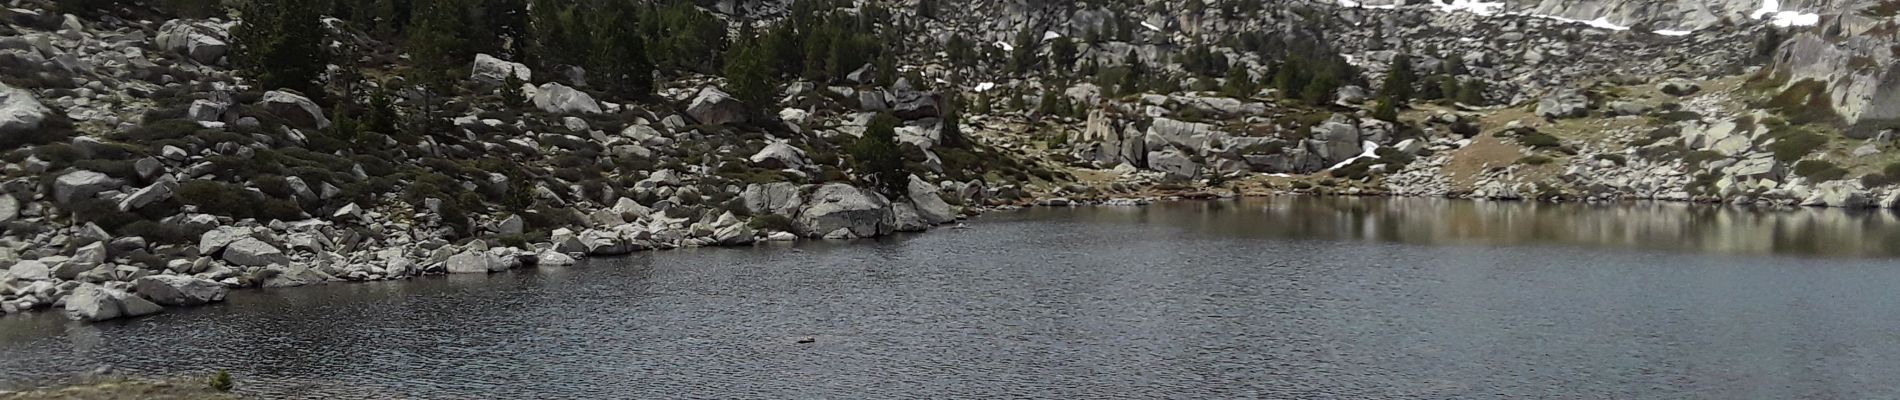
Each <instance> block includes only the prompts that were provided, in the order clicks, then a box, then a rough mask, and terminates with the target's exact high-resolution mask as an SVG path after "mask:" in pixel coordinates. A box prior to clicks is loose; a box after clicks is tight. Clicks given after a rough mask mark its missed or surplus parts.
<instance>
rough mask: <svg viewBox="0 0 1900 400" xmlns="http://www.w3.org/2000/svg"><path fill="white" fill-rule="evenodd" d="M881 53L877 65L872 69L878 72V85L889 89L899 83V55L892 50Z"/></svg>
mask: <svg viewBox="0 0 1900 400" xmlns="http://www.w3.org/2000/svg"><path fill="white" fill-rule="evenodd" d="M881 53H882V54H880V55H879V56H878V57H877V65H876V66H874V67H872V68H873V69H876V70H877V84H878V85H880V86H886V87H888V86H891V85H894V84H896V83H897V54H896V52H895V51H891V50H890V49H885V50H884V51H883V52H881ZM912 83H916V82H912Z"/></svg>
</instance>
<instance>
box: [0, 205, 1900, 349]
mask: <svg viewBox="0 0 1900 400" xmlns="http://www.w3.org/2000/svg"><path fill="white" fill-rule="evenodd" d="M1354 188H1356V187H1354ZM1348 190H1350V189H1348ZM1344 191H1345V190H1341V191H1316V190H1241V191H1226V192H1224V193H1223V191H1219V190H1207V189H1205V188H1203V189H1200V190H1192V191H1188V190H1176V191H1163V192H1146V193H1143V195H1141V196H1113V195H1111V196H1086V197H1084V196H1077V197H1068V196H1054V195H1031V196H1028V197H1026V198H1024V199H1021V200H1015V201H1010V202H1003V203H1001V204H995V205H985V206H976V207H968V208H964V209H963V211H961V212H958V213H957V216H956V218H955V219H951V220H949V221H946V222H944V223H942V224H934V225H929V226H928V227H926V228H925V229H906V230H896V229H892V230H890V231H888V232H883V233H881V234H879V235H876V236H869V237H852V238H847V239H837V238H824V237H813V236H812V235H796V236H789V237H788V236H786V235H785V234H786V233H787V232H785V231H771V230H769V229H759V230H756V231H754V232H751V233H748V234H747V236H748V237H749V240H740V241H737V242H731V241H727V240H712V241H694V239H707V238H701V237H688V238H685V239H682V240H681V241H680V242H676V243H659V242H654V241H647V240H645V239H630V238H620V237H610V236H602V235H603V234H602V233H601V232H603V231H602V230H599V229H594V228H588V227H585V226H573V227H569V228H563V229H557V230H555V233H554V234H552V235H551V236H550V238H549V240H548V241H546V242H537V243H535V244H533V245H531V246H530V247H528V248H518V247H512V246H506V245H500V244H491V243H489V242H499V239H497V238H494V237H489V238H478V239H471V240H468V241H467V242H466V243H464V244H461V245H456V244H446V243H445V244H441V245H440V246H437V247H434V248H432V249H426V250H422V251H421V252H423V253H426V254H427V256H425V257H420V258H404V257H403V256H401V255H395V256H392V255H391V254H392V250H397V251H398V252H400V253H416V252H417V251H413V250H415V249H419V248H422V247H424V245H418V244H410V245H399V246H390V247H382V248H371V249H357V250H354V251H351V252H348V253H345V254H342V255H341V256H342V257H344V258H346V259H375V258H383V259H389V261H390V263H391V264H405V265H406V267H405V269H404V270H402V271H391V270H385V271H387V273H388V275H382V276H360V274H359V275H351V274H348V273H344V274H333V273H329V272H326V271H324V270H323V269H324V268H323V267H327V266H330V265H313V264H323V263H322V262H321V260H320V258H321V256H319V257H316V258H318V259H317V260H310V261H302V262H288V263H284V264H270V265H267V266H264V267H262V268H261V269H260V270H259V271H260V272H263V273H257V274H250V275H242V274H238V273H235V272H229V271H230V269H228V268H227V269H225V270H224V271H225V272H219V271H212V270H210V269H209V266H207V267H205V268H206V270H207V271H210V272H211V273H212V275H211V276H203V274H204V273H202V272H201V273H197V274H192V275H150V276H174V277H176V276H186V277H192V278H193V279H198V281H196V282H193V283H198V284H199V285H198V287H196V288H195V290H199V291H202V292H204V293H203V294H199V295H197V299H198V300H202V301H198V302H195V303H192V302H188V301H185V302H181V301H179V300H178V299H173V298H166V299H163V301H161V299H157V298H153V299H146V300H151V301H152V302H157V303H160V304H162V305H163V306H157V305H146V304H139V305H136V306H128V305H126V304H125V303H126V302H138V300H130V299H132V298H138V297H142V296H145V295H147V293H145V291H147V290H151V289H149V288H157V287H158V283H151V284H147V282H146V280H145V279H142V278H146V277H145V276H141V277H139V278H135V279H129V280H126V281H108V282H103V283H101V284H95V283H93V282H81V280H59V281H58V282H59V283H56V284H52V285H39V286H41V287H39V288H37V289H35V288H29V289H27V291H29V292H42V291H44V290H46V289H47V287H46V286H51V288H52V289H54V290H68V291H74V290H77V289H78V287H80V286H84V287H89V288H90V287H94V286H98V287H101V288H103V289H104V290H105V291H106V294H107V295H106V296H99V297H103V298H116V299H117V300H118V301H119V302H120V304H118V305H116V308H118V309H119V312H118V313H117V314H118V315H116V316H115V317H114V318H120V317H137V316H143V315H149V314H154V313H157V312H160V310H161V309H162V308H168V307H191V306H196V305H204V304H209V303H214V302H219V301H222V300H223V297H224V296H225V293H227V292H228V291H230V290H268V289H275V288H283V287H298V286H306V285H314V284H330V283H354V282H376V281H400V280H407V279H412V278H418V277H423V276H433V275H447V274H458V273H494V272H502V271H509V270H515V269H525V268H535V267H540V266H566V265H573V264H575V263H577V262H579V261H580V260H583V259H587V258H596V257H613V256H621V255H628V254H633V253H639V252H647V251H665V250H675V249H683V248H699V247H733V248H743V247H752V246H760V245H767V244H771V243H794V242H798V241H805V240H823V241H826V242H835V243H849V242H851V241H853V240H855V239H875V238H879V237H885V236H891V235H895V234H897V233H917V234H921V233H928V232H929V230H931V229H932V228H943V227H952V226H962V224H963V222H964V221H967V220H969V219H971V218H974V217H978V216H981V215H984V214H988V213H991V212H995V211H1007V210H1015V209H1020V208H1031V207H1083V206H1097V207H1143V206H1148V205H1152V204H1154V203H1157V202H1164V201H1220V200H1245V199H1248V198H1267V197H1283V196H1302V197H1314V198H1326V197H1347V198H1358V197H1369V198H1416V199H1444V200H1462V201H1478V202H1521V203H1539V204H1552V205H1566V204H1574V205H1593V206H1613V205H1619V204H1636V203H1644V202H1647V203H1654V204H1680V205H1683V206H1690V207H1695V206H1710V207H1727V208H1739V209H1748V210H1755V211H1770V212H1787V211H1795V210H1802V209H1808V208H1838V209H1841V210H1843V211H1848V212H1854V211H1869V210H1891V209H1890V208H1884V207H1873V206H1868V207H1828V206H1804V205H1799V204H1795V203H1793V202H1758V203H1748V204H1741V203H1736V202H1732V201H1699V200H1679V199H1628V198H1613V199H1608V200H1594V199H1592V200H1562V199H1539V198H1490V197H1479V196H1471V195H1469V194H1465V195H1464V196H1452V195H1447V196H1429V195H1404V194H1396V193H1393V192H1389V191H1388V192H1377V191H1363V192H1357V193H1342V192H1344ZM886 211H889V212H895V211H892V210H889V209H887V210H886ZM272 225H281V224H272ZM225 228H231V227H220V228H219V229H217V230H213V231H211V232H208V233H207V234H206V239H205V240H210V241H225V242H226V243H225V244H224V246H230V245H231V242H234V241H235V240H226V239H213V236H221V237H226V238H228V237H230V236H234V235H235V236H249V235H258V234H260V232H258V231H262V230H274V229H272V228H269V227H268V226H259V227H246V226H241V225H240V226H237V227H236V228H233V229H250V231H245V232H237V233H232V232H227V231H226V230H225ZM575 229H579V231H576V230H575ZM220 232H224V233H220ZM274 233H275V232H271V233H263V234H266V235H268V234H274ZM290 233H293V234H294V233H295V232H290ZM239 240H242V239H239ZM576 243H579V244H576ZM575 246H579V247H575ZM566 250H574V251H566ZM209 258H210V257H208V256H207V257H200V258H199V260H208V259H209ZM181 261H184V260H180V259H174V260H171V261H170V263H171V264H173V265H177V264H180V262H181ZM187 264H189V265H188V268H197V264H206V262H205V261H196V262H187ZM188 270H189V269H188ZM0 271H4V270H0ZM174 271H176V270H174ZM207 278H221V279H207ZM154 279H156V278H154ZM207 281H208V282H214V283H216V284H217V286H218V287H216V288H211V287H206V286H205V285H204V282H207ZM39 282H48V281H38V282H35V283H36V284H37V283H39ZM69 286H70V287H69ZM172 286H191V285H190V284H188V283H181V284H176V285H172ZM131 288H141V289H132V290H128V289H131ZM128 292H131V293H128ZM66 294H67V295H70V294H71V293H66ZM165 296H170V297H178V295H165ZM183 296H184V297H186V298H187V299H186V300H189V298H190V297H192V295H191V294H190V293H186V294H184V295H183ZM59 297H60V298H58V299H57V300H55V301H54V302H48V303H47V304H44V305H41V306H38V307H33V308H24V307H16V308H14V309H10V310H9V312H8V313H5V314H0V318H4V317H5V316H6V315H11V314H26V313H37V312H50V311H57V310H59V309H60V308H62V307H61V306H65V307H64V308H66V311H64V312H66V313H67V314H68V316H69V317H71V318H73V319H79V320H84V321H101V320H105V319H114V318H103V319H98V318H93V315H75V314H74V311H71V310H72V306H69V305H66V303H65V302H66V300H67V299H66V298H65V297H66V296H59ZM53 303H58V304H53ZM146 303H148V304H149V303H150V302H146ZM8 305H9V306H12V305H13V303H11V302H10V303H9V304H8ZM130 307H139V308H143V310H138V311H141V312H137V313H134V312H131V311H133V310H129V309H128V308H130ZM109 308H110V307H109ZM133 314H136V315H133Z"/></svg>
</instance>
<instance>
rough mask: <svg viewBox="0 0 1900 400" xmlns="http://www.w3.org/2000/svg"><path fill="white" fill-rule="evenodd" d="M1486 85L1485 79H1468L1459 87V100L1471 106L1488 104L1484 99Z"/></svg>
mask: <svg viewBox="0 0 1900 400" xmlns="http://www.w3.org/2000/svg"><path fill="white" fill-rule="evenodd" d="M1485 86H1486V85H1485V83H1484V80H1483V79H1478V78H1470V79H1466V80H1465V84H1464V85H1463V86H1460V87H1459V88H1458V102H1459V103H1464V104H1465V105H1470V106H1484V105H1487V104H1488V103H1487V102H1486V101H1485V99H1484V91H1485Z"/></svg>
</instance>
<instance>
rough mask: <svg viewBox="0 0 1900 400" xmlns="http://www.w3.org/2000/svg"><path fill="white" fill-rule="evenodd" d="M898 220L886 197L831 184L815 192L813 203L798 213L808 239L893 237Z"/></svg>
mask: <svg viewBox="0 0 1900 400" xmlns="http://www.w3.org/2000/svg"><path fill="white" fill-rule="evenodd" d="M895 218H896V216H895V215H894V214H893V213H892V211H891V202H890V201H889V200H886V199H885V198H884V196H883V195H880V194H877V192H873V191H870V190H868V189H859V188H857V187H854V186H851V185H846V184H840V183H831V184H825V185H823V186H819V187H818V189H817V190H814V191H812V194H811V201H810V202H808V203H806V205H805V209H804V210H802V211H799V213H798V224H799V225H800V226H801V227H802V229H804V232H802V233H803V234H804V235H805V236H808V237H822V238H826V239H856V238H868V237H877V236H883V235H888V234H890V233H891V231H893V230H894V229H896V221H895Z"/></svg>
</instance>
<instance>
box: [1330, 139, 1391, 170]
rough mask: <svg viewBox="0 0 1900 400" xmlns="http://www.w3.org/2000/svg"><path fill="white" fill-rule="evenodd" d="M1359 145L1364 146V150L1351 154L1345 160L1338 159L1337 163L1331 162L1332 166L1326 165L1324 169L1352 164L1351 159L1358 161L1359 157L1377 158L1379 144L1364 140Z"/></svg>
mask: <svg viewBox="0 0 1900 400" xmlns="http://www.w3.org/2000/svg"><path fill="white" fill-rule="evenodd" d="M1359 147H1362V148H1365V149H1366V151H1365V152H1362V153H1359V155H1356V156H1352V158H1348V159H1346V161H1340V162H1339V163H1338V164H1333V166H1331V167H1327V168H1326V169H1329V170H1332V169H1339V167H1344V166H1346V165H1349V164H1352V162H1353V161H1359V159H1361V158H1379V154H1378V150H1379V144H1378V143H1373V142H1372V141H1370V140H1367V141H1364V142H1360V143H1359Z"/></svg>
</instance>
